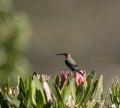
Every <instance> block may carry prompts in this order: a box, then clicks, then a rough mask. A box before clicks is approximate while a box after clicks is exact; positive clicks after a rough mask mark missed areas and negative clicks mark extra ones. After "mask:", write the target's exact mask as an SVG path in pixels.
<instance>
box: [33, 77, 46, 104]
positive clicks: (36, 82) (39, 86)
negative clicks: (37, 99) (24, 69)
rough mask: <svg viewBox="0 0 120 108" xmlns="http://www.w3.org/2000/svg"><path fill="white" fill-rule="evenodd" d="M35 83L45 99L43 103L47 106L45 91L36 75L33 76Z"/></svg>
mask: <svg viewBox="0 0 120 108" xmlns="http://www.w3.org/2000/svg"><path fill="white" fill-rule="evenodd" d="M33 83H34V85H35V87H36V88H37V89H38V90H40V92H41V95H42V98H43V102H44V104H46V99H45V94H44V91H43V86H42V83H41V82H40V81H39V80H38V78H37V77H36V76H35V75H34V76H33Z"/></svg>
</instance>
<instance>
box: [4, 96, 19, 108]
mask: <svg viewBox="0 0 120 108" xmlns="http://www.w3.org/2000/svg"><path fill="white" fill-rule="evenodd" d="M6 97H7V100H8V102H10V104H11V105H13V106H15V107H16V108H19V106H20V101H19V100H17V99H15V98H13V97H10V96H8V95H7V96H6Z"/></svg>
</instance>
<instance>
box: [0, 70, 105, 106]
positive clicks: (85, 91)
mask: <svg viewBox="0 0 120 108" xmlns="http://www.w3.org/2000/svg"><path fill="white" fill-rule="evenodd" d="M94 74H95V72H94V71H93V72H90V73H88V75H87V80H86V81H85V82H82V83H81V84H80V85H79V86H77V85H76V82H75V79H74V77H73V75H71V77H69V84H68V82H67V81H65V82H64V85H63V86H62V87H61V86H60V85H59V83H60V78H59V75H57V76H56V79H55V80H53V79H51V78H49V77H48V76H47V78H46V76H43V75H42V76H40V75H37V74H33V76H32V78H31V77H30V76H26V79H25V80H23V79H22V78H21V77H19V78H18V84H17V86H14V87H13V86H11V84H10V82H8V84H7V85H6V86H5V87H1V91H0V105H1V108H8V107H11V108H99V101H101V99H102V98H101V96H102V92H103V76H100V78H99V79H98V80H97V81H96V80H94ZM49 91H50V92H49ZM48 98H49V100H48Z"/></svg>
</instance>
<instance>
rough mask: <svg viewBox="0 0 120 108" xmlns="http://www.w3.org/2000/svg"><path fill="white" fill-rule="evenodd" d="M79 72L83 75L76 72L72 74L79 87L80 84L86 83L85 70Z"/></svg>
mask: <svg viewBox="0 0 120 108" xmlns="http://www.w3.org/2000/svg"><path fill="white" fill-rule="evenodd" d="M80 72H81V73H83V75H81V74H80V73H79V72H77V71H74V72H73V74H74V77H75V80H76V84H77V86H79V85H80V83H81V82H84V81H86V71H85V70H80Z"/></svg>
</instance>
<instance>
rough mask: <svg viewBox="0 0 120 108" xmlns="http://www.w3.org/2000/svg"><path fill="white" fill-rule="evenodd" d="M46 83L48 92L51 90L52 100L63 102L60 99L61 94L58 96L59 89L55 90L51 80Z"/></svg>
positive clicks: (55, 87)
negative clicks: (48, 88)
mask: <svg viewBox="0 0 120 108" xmlns="http://www.w3.org/2000/svg"><path fill="white" fill-rule="evenodd" d="M47 83H48V85H49V87H50V90H51V93H52V95H53V98H54V100H55V101H56V102H58V101H62V102H63V100H62V97H61V94H60V91H59V89H58V88H57V86H56V85H55V83H54V82H53V80H51V79H49V80H48V81H47Z"/></svg>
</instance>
